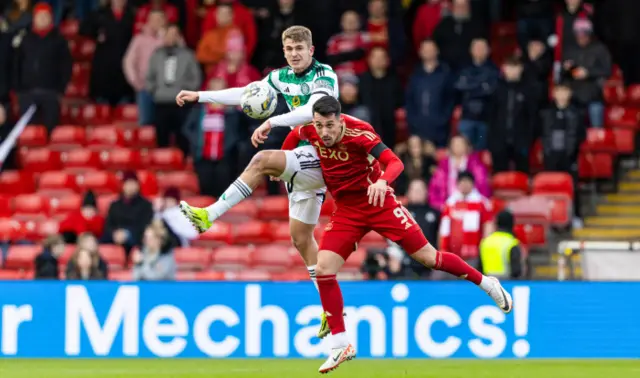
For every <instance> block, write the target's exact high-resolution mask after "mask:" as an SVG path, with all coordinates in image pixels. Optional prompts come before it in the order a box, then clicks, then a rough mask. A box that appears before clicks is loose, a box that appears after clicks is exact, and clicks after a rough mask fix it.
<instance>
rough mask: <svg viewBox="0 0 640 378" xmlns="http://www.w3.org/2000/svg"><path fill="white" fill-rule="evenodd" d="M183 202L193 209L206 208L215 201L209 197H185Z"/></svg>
mask: <svg viewBox="0 0 640 378" xmlns="http://www.w3.org/2000/svg"><path fill="white" fill-rule="evenodd" d="M184 200H185V201H186V202H187V203H188V204H189V205H191V206H195V207H207V206H209V205H211V204H212V203H214V202H216V199H215V198H213V197H209V196H190V197H185V198H184Z"/></svg>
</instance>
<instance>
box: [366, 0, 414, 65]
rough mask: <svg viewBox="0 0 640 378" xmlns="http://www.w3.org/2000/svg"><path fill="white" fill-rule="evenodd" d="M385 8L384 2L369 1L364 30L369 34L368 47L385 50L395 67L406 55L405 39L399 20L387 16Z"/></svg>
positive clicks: (377, 0) (380, 0)
mask: <svg viewBox="0 0 640 378" xmlns="http://www.w3.org/2000/svg"><path fill="white" fill-rule="evenodd" d="M387 6H388V4H387V1H385V0H369V4H368V7H367V11H368V12H367V14H368V19H367V23H366V25H365V29H366V31H367V32H368V34H369V39H370V41H369V43H370V46H371V47H381V48H383V49H385V50H386V51H387V53H388V54H389V55H390V56H391V61H393V63H394V65H397V64H398V63H399V62H400V61H401V60H402V59H403V58H404V55H405V53H406V51H405V38H406V37H405V35H404V28H403V27H402V21H401V19H399V18H398V17H392V16H391V15H389V14H388V12H387Z"/></svg>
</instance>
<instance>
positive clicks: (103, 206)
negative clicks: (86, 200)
mask: <svg viewBox="0 0 640 378" xmlns="http://www.w3.org/2000/svg"><path fill="white" fill-rule="evenodd" d="M118 196H119V195H118V194H103V195H101V196H98V198H97V200H96V202H97V205H98V212H99V213H100V214H102V215H103V216H106V215H107V213H108V212H109V207H110V206H111V203H112V202H113V201H115V200H116V199H118Z"/></svg>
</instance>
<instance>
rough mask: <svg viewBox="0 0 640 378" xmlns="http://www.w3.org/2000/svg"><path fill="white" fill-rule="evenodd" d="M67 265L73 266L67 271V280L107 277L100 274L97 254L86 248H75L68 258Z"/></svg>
mask: <svg viewBox="0 0 640 378" xmlns="http://www.w3.org/2000/svg"><path fill="white" fill-rule="evenodd" d="M69 265H71V266H73V269H71V270H70V271H68V272H67V279H68V280H78V281H87V280H104V279H106V278H107V277H105V276H104V275H102V272H101V271H100V269H99V266H98V265H99V260H98V258H97V256H96V255H95V254H92V253H91V251H89V250H87V249H84V248H78V249H76V251H75V253H74V254H73V256H72V257H71V260H69Z"/></svg>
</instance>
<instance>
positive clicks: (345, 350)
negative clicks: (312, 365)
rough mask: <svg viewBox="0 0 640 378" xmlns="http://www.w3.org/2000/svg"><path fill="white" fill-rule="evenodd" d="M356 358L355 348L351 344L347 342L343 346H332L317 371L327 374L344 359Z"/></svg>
mask: <svg viewBox="0 0 640 378" xmlns="http://www.w3.org/2000/svg"><path fill="white" fill-rule="evenodd" d="M354 358H356V350H355V348H354V347H353V345H351V344H349V345H347V346H345V347H340V348H333V349H331V353H329V358H327V360H326V361H325V362H324V364H322V366H320V369H318V372H320V374H327V373H328V372H330V371H333V370H335V369H337V368H338V366H340V364H341V363H343V362H345V361H351V360H353V359H354Z"/></svg>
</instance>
